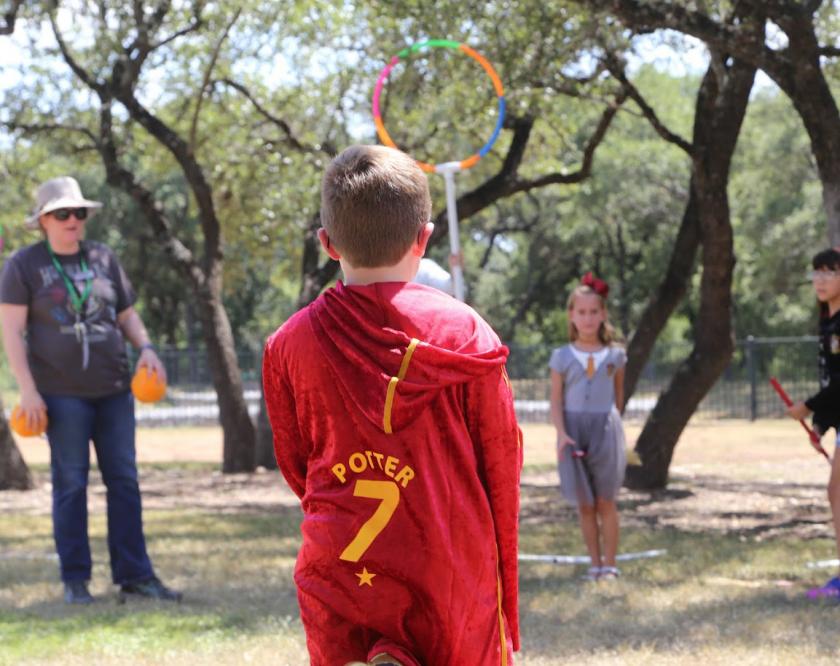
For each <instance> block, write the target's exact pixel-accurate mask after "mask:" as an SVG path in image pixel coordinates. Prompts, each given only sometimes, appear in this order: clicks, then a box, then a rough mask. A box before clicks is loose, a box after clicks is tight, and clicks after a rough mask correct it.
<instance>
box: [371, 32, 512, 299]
mask: <svg viewBox="0 0 840 666" xmlns="http://www.w3.org/2000/svg"><path fill="white" fill-rule="evenodd" d="M424 48H445V49H454V50H457V51H461V52H462V53H465V54H466V55H468V56H470V57H471V58H473V59H474V60H476V61H477V62H478V63H479V64H480V65H481V66H482V67H483V68H484V71H485V72H486V73H487V75H488V76H489V77H490V80H491V81H492V82H493V88H494V89H495V91H496V97H497V98H498V105H499V106H498V108H499V111H498V117H497V118H496V126H495V127H494V128H493V134H491V136H490V139H489V140H488V141H487V143H485V144H484V145H483V146H482V147H481V148H479V150H478V152H476V153H473V154H472V155H470V156H469V157H467V158H466V159H463V160H460V161H455V162H443V163H441V164H428V163H426V162H421V161H419V160H418V161H417V164H418V165H419V166H420V168H421V169H423V171H425V172H427V173H439V174H441V175H442V176H443V179H444V183H445V184H446V215H447V220H448V222H449V252H450V254H452V255H455V256H458V255H459V254H460V252H461V243H460V237H459V234H458V209H457V205H456V197H455V173H456V172H458V171H462V170H463V169H469V168H470V167H471V166H474V165H475V164H477V163H478V161H479V160H480V159H481V158H482V157H484V156H485V155H486V154H487V153H488V152H490V149H491V148H492V147H493V144H494V143H496V139H498V138H499V133H500V132H501V131H502V124H503V123H504V120H505V91H504V87H503V86H502V81H501V79H500V78H499V75H498V74H496V70H494V69H493V66H492V65H491V64H490V63H489V62H488V61H487V59H486V58H484V56H482V55H481V54H480V53H478V52H476V51H474V50H473V49H471V48H470V47H469V46H467V45H466V44H461V43H460V42H453V41H449V40H446V39H430V40H428V41H425V42H418V43H417V44H414V45H412V46H410V47H408V48H405V49H403V50H402V51H400V52H399V53H397V55H395V56H394V57H393V58H391V60H390V62H389V63H388V64H387V65H385V67H384V68H383V69H382V71H381V72H380V73H379V78H378V79H377V80H376V87H375V88H374V90H373V122H374V124H375V125H376V133H377V134H378V135H379V140H380V141H382V143H383V144H385V145H386V146H390V147H391V148H397V149H399V147H398V146H397V145H396V144H395V143H394V141H393V140H392V139H391V137H390V135H389V134H388V131H387V130H386V129H385V124H384V123H383V122H382V114H381V113H380V111H379V97H380V95H381V94H382V87H383V86H384V85H385V81H386V80H387V79H388V76H389V75H390V73H391V70H392V69H394V66H395V65H396V64H397V63H398V62H399V61H400V58H407V57H408V56H410V55H411V54H412V53H416V52H417V51H420V50H421V49H424ZM452 283H453V286H454V291H455V297H456V298H457V299H459V300H461V301H463V300H464V274H463V270H462V268H461V265H460V263H456V264H455V265H453V266H452Z"/></svg>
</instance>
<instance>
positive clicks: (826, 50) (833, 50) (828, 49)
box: [817, 46, 840, 58]
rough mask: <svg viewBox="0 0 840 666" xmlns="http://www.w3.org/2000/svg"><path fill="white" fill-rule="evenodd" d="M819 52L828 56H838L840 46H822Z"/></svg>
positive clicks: (839, 54)
mask: <svg viewBox="0 0 840 666" xmlns="http://www.w3.org/2000/svg"><path fill="white" fill-rule="evenodd" d="M817 53H819V54H820V55H821V56H825V57H826V58H836V57H837V56H840V46H820V47H819V48H818V49H817Z"/></svg>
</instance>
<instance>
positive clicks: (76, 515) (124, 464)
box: [0, 176, 180, 603]
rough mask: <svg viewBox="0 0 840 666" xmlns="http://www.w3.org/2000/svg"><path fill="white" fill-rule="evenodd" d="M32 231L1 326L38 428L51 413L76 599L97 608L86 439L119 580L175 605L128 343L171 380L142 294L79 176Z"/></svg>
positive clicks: (55, 491)
mask: <svg viewBox="0 0 840 666" xmlns="http://www.w3.org/2000/svg"><path fill="white" fill-rule="evenodd" d="M35 199H36V203H35V208H34V210H33V212H32V215H30V216H29V217H28V218H26V226H27V228H30V229H40V230H41V233H42V236H43V238H42V240H40V241H39V242H37V243H33V244H32V245H29V246H27V247H24V248H21V249H20V250H18V251H17V252H15V253H14V254H13V255H12V256H11V257H9V258H8V259H7V260H6V262H5V265H4V266H3V272H2V275H0V326H2V332H3V345H4V348H5V350H6V356H7V357H8V359H9V365H10V367H11V369H12V372H13V374H14V376H15V379H16V380H17V384H18V388H19V389H20V396H21V397H20V406H21V409H22V410H23V412H24V413H25V414H26V418H27V420H28V421H29V422H30V423H32V424H34V423H35V422H37V421H38V420H39V419H42V418H43V415H44V413H46V416H47V423H48V425H47V439H48V440H49V445H50V467H51V472H52V495H53V512H52V513H53V533H54V537H55V544H56V550H57V551H58V556H59V561H60V565H61V579H62V581H63V582H64V598H65V601H67V602H68V603H90V602H91V601H93V597H92V596H91V595H90V593H89V591H88V588H87V582H88V581H89V580H90V577H91V568H92V562H91V555H90V545H89V543H88V534H87V482H88V471H89V467H90V448H89V442H90V441H91V440H92V441H93V444H94V448H95V449H96V458H97V462H98V464H99V468H100V471H101V473H102V479H103V482H104V483H105V486H106V489H107V503H108V550H109V553H110V559H111V575H112V579H113V582H114V583H115V584H117V585H120V586H121V590H122V593H124V594H138V595H142V596H146V597H153V598H157V599H166V600H178V599H180V594H179V593H177V592H174V591H172V590H170V589H169V588H167V587H166V586H164V585H163V584H162V583H161V582H160V580H159V579H158V578H157V577H156V576H155V573H154V570H153V568H152V564H151V562H150V560H149V556H148V554H147V552H146V542H145V537H144V535H143V524H142V516H141V511H142V510H141V502H140V489H139V486H138V483H137V465H136V462H135V449H134V435H135V421H134V399H133V397H132V395H131V392H130V382H131V377H130V372H129V363H128V357H127V355H126V348H125V338H127V339H128V340H129V341H130V342H131V343H132V344H133V345H134V346H135V347H136V348H137V349H139V350H140V358H139V360H138V365H145V366H147V367H148V368H149V370H150V371H153V372H157V373H158V374H159V376H160V377H163V378H165V371H164V368H163V364H162V363H161V362H160V359H159V358H158V356H157V354H156V353H155V350H154V347H153V346H152V344H151V342H150V341H149V336H148V334H147V332H146V329H145V327H144V326H143V322H142V320H141V319H140V316H139V315H138V314H137V312H136V311H135V310H134V308H133V307H132V305H133V303H134V300H135V295H134V291H133V289H132V287H131V284H130V283H129V281H128V278H127V277H126V275H125V273H124V272H123V269H122V267H121V266H120V264H119V261H117V258H116V257H115V256H114V254H113V252H112V251H111V250H110V249H109V248H108V247H107V246H105V245H103V244H102V243H97V242H94V241H87V240H83V239H84V231H85V223H86V221H87V220H88V219H89V218H90V216H91V215H93V214H94V213H95V212H97V211H98V210H99V209H100V208H102V204H101V203H100V202H98V201H91V200H89V199H86V198H85V197H84V196H82V192H81V189H80V188H79V184H78V183H77V182H76V180H75V179H73V178H70V177H67V176H65V177H61V178H54V179H52V180H49V181H47V182H45V183H44V184H42V185H41V186H40V187H39V188H38V191H37V193H36V197H35Z"/></svg>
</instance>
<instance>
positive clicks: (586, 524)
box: [578, 504, 601, 567]
mask: <svg viewBox="0 0 840 666" xmlns="http://www.w3.org/2000/svg"><path fill="white" fill-rule="evenodd" d="M578 517H579V518H580V531H581V534H583V542H584V543H585V544H586V550H587V552H588V553H589V559H590V560H591V562H592V566H593V567H600V566H601V544H600V542H599V539H598V516H597V513H596V511H595V507H594V506H593V505H591V504H579V505H578Z"/></svg>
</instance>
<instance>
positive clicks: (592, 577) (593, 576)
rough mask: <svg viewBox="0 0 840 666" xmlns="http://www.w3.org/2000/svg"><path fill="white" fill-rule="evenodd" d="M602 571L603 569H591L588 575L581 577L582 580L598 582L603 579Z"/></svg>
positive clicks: (588, 570)
mask: <svg viewBox="0 0 840 666" xmlns="http://www.w3.org/2000/svg"><path fill="white" fill-rule="evenodd" d="M602 571H603V570H602V569H601V567H589V569H587V570H586V573H585V574H583V576H581V579H582V580H585V581H590V582H591V581H596V580H598V579H599V578H600V577H601V573H602Z"/></svg>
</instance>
